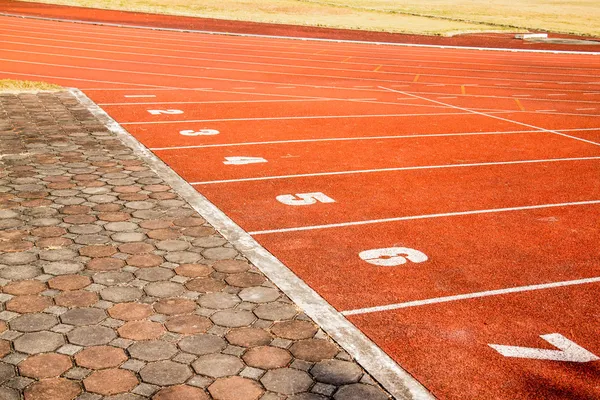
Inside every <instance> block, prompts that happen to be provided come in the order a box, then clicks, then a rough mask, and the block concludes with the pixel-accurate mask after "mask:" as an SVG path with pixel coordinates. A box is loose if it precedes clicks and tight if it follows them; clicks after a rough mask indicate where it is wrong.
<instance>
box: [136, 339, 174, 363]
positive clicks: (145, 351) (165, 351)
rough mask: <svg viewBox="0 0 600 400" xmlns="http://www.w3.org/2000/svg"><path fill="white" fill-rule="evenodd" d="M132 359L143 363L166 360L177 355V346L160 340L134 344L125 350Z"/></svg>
mask: <svg viewBox="0 0 600 400" xmlns="http://www.w3.org/2000/svg"><path fill="white" fill-rule="evenodd" d="M127 350H128V351H129V353H130V354H131V356H132V357H134V358H138V359H140V360H144V361H159V360H167V359H169V358H171V357H173V356H174V355H175V354H176V353H177V346H176V345H174V344H173V343H169V342H165V341H162V340H150V341H143V342H136V343H134V344H133V345H132V346H131V347H129V348H128V349H127Z"/></svg>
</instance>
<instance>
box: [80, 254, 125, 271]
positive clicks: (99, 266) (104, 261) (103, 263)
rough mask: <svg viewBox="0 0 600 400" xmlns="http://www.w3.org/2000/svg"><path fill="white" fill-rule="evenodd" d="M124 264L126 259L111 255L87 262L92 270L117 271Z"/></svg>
mask: <svg viewBox="0 0 600 400" xmlns="http://www.w3.org/2000/svg"><path fill="white" fill-rule="evenodd" d="M124 266H125V261H123V260H119V259H118V258H111V257H100V258H94V259H93V260H91V261H90V262H88V263H87V264H86V268H87V269H91V270H92V271H116V270H118V269H121V268H123V267H124Z"/></svg>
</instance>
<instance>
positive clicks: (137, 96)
mask: <svg viewBox="0 0 600 400" xmlns="http://www.w3.org/2000/svg"><path fill="white" fill-rule="evenodd" d="M123 97H126V98H128V99H137V98H145V97H156V95H155V94H126V95H125V96H123ZM122 104H130V103H122Z"/></svg>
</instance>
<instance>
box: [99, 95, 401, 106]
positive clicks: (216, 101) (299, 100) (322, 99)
mask: <svg viewBox="0 0 600 400" xmlns="http://www.w3.org/2000/svg"><path fill="white" fill-rule="evenodd" d="M126 97H127V96H126ZM153 97H156V96H153ZM353 100H358V101H363V100H365V99H360V98H359V99H334V98H326V97H322V98H318V97H315V98H312V99H310V98H309V99H266V100H207V101H155V102H142V103H136V102H128V103H98V105H99V106H105V107H106V106H119V107H122V106H140V105H154V104H230V103H231V104H237V103H294V102H300V103H302V102H313V101H353ZM411 100H412V99H411Z"/></svg>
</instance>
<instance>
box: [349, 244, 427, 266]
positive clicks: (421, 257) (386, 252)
mask: <svg viewBox="0 0 600 400" xmlns="http://www.w3.org/2000/svg"><path fill="white" fill-rule="evenodd" d="M358 256H359V257H360V259H361V260H363V261H365V262H367V263H369V264H372V265H377V266H379V267H397V266H398V265H403V264H406V262H407V261H410V262H413V263H415V264H420V263H424V262H425V261H427V260H428V257H427V255H426V254H425V253H423V252H421V251H419V250H415V249H409V248H407V247H388V248H385V249H371V250H365V251H361V252H360V253H359V254H358Z"/></svg>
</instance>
